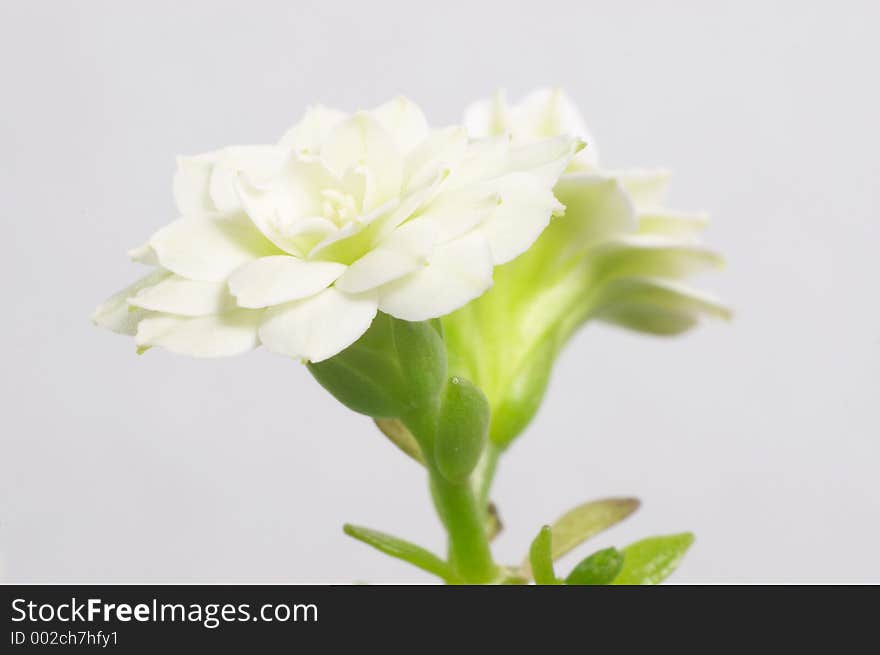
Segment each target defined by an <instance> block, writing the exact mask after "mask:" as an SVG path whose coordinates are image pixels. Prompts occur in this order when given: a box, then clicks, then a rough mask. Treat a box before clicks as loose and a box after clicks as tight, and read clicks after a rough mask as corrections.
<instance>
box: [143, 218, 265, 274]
mask: <svg viewBox="0 0 880 655" xmlns="http://www.w3.org/2000/svg"><path fill="white" fill-rule="evenodd" d="M150 246H151V247H152V248H153V250H154V251H155V252H156V256H157V257H158V259H159V262H160V263H161V265H162V266H163V267H164V268H167V269H168V270H169V271H172V272H174V273H177V274H178V275H180V276H182V277H185V278H189V279H190V280H203V281H205V282H220V281H222V280H225V279H226V278H227V277H228V276H229V275H230V274H231V273H232V272H233V271H234V270H235V269H237V268H238V267H239V266H241V265H242V264H244V263H246V262H249V261H251V260H252V259H257V258H258V257H265V256H266V255H274V254H278V252H279V251H278V249H277V248H276V247H275V246H273V245H272V244H271V243H270V242H269V241H268V240H267V239H266V238H265V237H264V236H263V235H262V234H260V232H259V231H258V230H257V229H256V228H254V226H253V224H252V223H251V222H250V221H249V220H248V218H247V217H246V216H244V215H243V214H215V215H213V216H198V217H189V218H187V217H184V218H181V219H178V220H176V221H174V222H173V223H169V224H168V225H166V226H165V227H163V228H162V229H161V230H159V231H158V232H156V234H154V235H153V237H152V238H151V239H150Z"/></svg>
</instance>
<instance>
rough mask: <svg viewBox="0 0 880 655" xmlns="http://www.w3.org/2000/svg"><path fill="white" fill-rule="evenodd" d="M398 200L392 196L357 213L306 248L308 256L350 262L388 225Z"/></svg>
mask: <svg viewBox="0 0 880 655" xmlns="http://www.w3.org/2000/svg"><path fill="white" fill-rule="evenodd" d="M398 205H399V201H398V199H397V198H392V199H391V200H389V201H388V202H386V203H385V204H384V205H381V206H380V207H377V208H376V209H374V210H372V211H371V212H369V213H368V214H365V215H363V216H359V217H358V218H357V220H355V221H352V222H351V223H348V224H347V225H345V226H343V227H341V228H340V229H338V230H337V231H336V232H334V233H332V234H328V235H327V236H326V237H325V238H324V239H322V240H321V242H320V243H319V244H318V245H316V246H315V247H314V248H312V250H311V252H309V259H313V260H314V259H321V260H324V261H334V262H341V263H344V264H350V263H352V262H354V261H356V260H358V259H360V258H361V257H363V255H364V254H366V253H367V252H368V251H369V250H370V248H371V247H372V245H373V244H374V243H376V242H377V241H378V240H379V238H380V235H382V234H383V233H384V232H385V231H386V230H387V225H388V224H389V222H390V221H391V220H392V219H396V216H397V208H398Z"/></svg>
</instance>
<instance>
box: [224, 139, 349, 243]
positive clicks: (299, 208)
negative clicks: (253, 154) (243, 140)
mask: <svg viewBox="0 0 880 655" xmlns="http://www.w3.org/2000/svg"><path fill="white" fill-rule="evenodd" d="M235 186H236V190H237V192H238V195H239V197H240V198H241V202H242V206H243V207H244V209H245V211H246V212H247V215H248V216H249V217H250V218H251V220H252V221H253V223H254V225H256V226H257V227H258V228H259V230H260V231H261V232H262V233H263V234H264V235H265V236H266V238H267V239H269V240H270V241H271V242H272V243H274V244H275V245H276V246H278V247H279V248H281V249H282V250H284V251H286V252H289V253H290V254H292V255H299V254H302V253H301V250H300V247H299V246H298V245H297V243H296V241H295V239H294V238H293V237H294V236H295V235H296V234H298V233H299V229H298V224H299V223H300V222H301V221H304V220H306V219H313V218H314V217H319V216H322V215H323V214H322V212H323V203H324V196H323V195H322V191H325V190H327V189H334V190H340V191H341V190H343V188H342V185H341V182H340V181H339V179H337V177H336V176H335V175H334V174H333V173H331V172H330V171H329V170H328V169H327V167H326V166H324V164H323V163H322V162H321V161H320V160H318V159H316V158H314V157H305V156H301V155H293V156H291V157H290V158H288V160H287V162H286V163H285V164H284V166H283V167H282V168H281V169H280V170H279V171H278V172H277V173H276V175H274V176H273V177H272V178H271V179H269V180H266V181H264V182H263V183H262V184H255V183H254V180H252V179H250V177H249V176H248V175H245V174H243V175H239V176H238V178H237V180H236V182H235Z"/></svg>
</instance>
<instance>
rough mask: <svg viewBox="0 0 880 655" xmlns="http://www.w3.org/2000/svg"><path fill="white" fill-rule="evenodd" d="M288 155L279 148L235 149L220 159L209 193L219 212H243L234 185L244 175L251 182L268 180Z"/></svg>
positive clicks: (224, 152)
mask: <svg viewBox="0 0 880 655" xmlns="http://www.w3.org/2000/svg"><path fill="white" fill-rule="evenodd" d="M284 156H285V151H284V150H282V149H281V148H279V147H277V146H233V147H231V148H224V149H223V150H221V151H220V153H219V154H218V155H217V160H216V161H215V162H214V168H213V169H212V171H211V179H210V183H209V192H210V194H211V201H212V202H213V203H214V206H215V207H216V208H217V210H218V211H221V212H231V211H240V210H241V208H242V207H241V198H240V197H239V195H238V191H237V190H236V185H235V181H236V178H237V176H238V174H239V173H242V172H243V173H245V174H246V175H247V176H248V179H249V180H251V181H252V182H257V181H258V180H262V179H265V178H266V177H268V176H270V175H271V174H272V173H274V172H275V171H276V170H278V168H280V167H281V165H282V164H283V163H284Z"/></svg>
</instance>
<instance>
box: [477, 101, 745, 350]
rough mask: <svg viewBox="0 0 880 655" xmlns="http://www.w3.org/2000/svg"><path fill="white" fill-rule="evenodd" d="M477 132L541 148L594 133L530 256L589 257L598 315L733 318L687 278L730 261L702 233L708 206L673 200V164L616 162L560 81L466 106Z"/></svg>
mask: <svg viewBox="0 0 880 655" xmlns="http://www.w3.org/2000/svg"><path fill="white" fill-rule="evenodd" d="M464 122H465V125H466V126H467V127H468V130H469V133H470V135H471V136H472V137H477V138H486V137H490V136H498V135H503V134H508V135H510V137H511V139H512V142H513V144H514V146H519V147H527V146H529V145H531V146H533V147H534V144H536V143H537V142H539V140H543V139H547V138H550V137H554V136H559V135H562V134H567V135H570V136H577V137H580V138H582V139H584V141H586V148H585V149H584V150H583V151H581V152H580V153H578V154H577V155H576V156H575V157H574V158H572V160H571V161H570V162H569V165H568V168H567V170H566V172H565V173H564V174H563V175H562V176H561V177H560V179H559V181H558V183H557V185H556V187H555V189H554V192H555V193H556V195H557V197H558V198H559V199H560V200H561V201H562V203H563V204H564V205H565V206H566V210H565V212H564V215H563V216H561V217H559V218H558V219H556V220H554V224H553V226H552V228H551V229H549V230H547V231H546V232H545V233H544V235H543V237H542V239H541V240H540V242H539V243H538V244H536V247H535V248H533V249H532V251H533V252H532V253H530V257H532V258H536V257H540V256H541V255H540V254H539V253H538V252H537V251H539V250H543V251H546V253H545V255H544V256H545V257H551V256H552V258H553V260H554V263H555V264H557V265H559V264H564V263H565V262H567V261H568V260H581V261H583V262H584V264H585V265H586V266H587V267H588V268H589V269H590V273H589V275H587V276H586V277H585V278H584V281H585V282H588V283H589V286H590V287H591V289H590V291H589V295H590V296H591V298H592V307H591V308H590V310H589V313H588V317H589V318H597V319H601V320H605V321H608V322H612V323H616V324H618V325H622V326H624V327H628V328H631V329H636V330H642V331H646V332H653V333H657V334H675V333H678V332H681V331H684V330H685V329H687V328H689V327H691V326H693V325H694V324H695V323H696V322H697V321H698V319H699V318H700V317H701V316H715V317H719V318H728V317H729V310H728V309H727V308H726V307H724V306H723V305H722V304H721V303H720V302H719V301H718V300H717V299H715V298H713V297H712V296H710V295H707V294H705V293H702V292H700V291H697V290H695V289H692V288H689V287H687V286H684V285H682V284H681V283H680V280H681V279H683V278H685V277H688V276H690V275H691V274H693V273H695V272H698V271H701V270H704V269H710V268H719V267H721V266H722V265H723V260H722V259H721V257H720V256H719V255H717V254H716V253H714V252H713V251H711V250H709V249H707V248H705V247H704V246H703V245H701V244H700V242H699V238H698V236H699V233H700V231H701V230H702V229H703V228H704V227H705V226H706V224H707V223H708V217H707V216H706V215H705V214H704V213H701V212H682V211H677V210H672V209H668V208H667V207H666V190H667V185H668V181H669V177H670V176H669V173H668V171H665V170H623V171H616V170H607V169H603V168H601V167H600V165H599V160H598V156H597V154H596V153H597V149H596V146H595V142H594V140H593V137H592V136H591V135H590V134H589V132H588V130H587V127H586V124H585V122H584V120H583V118H582V117H581V115H580V112H579V111H578V110H577V107H575V105H574V104H573V103H572V102H571V100H570V99H569V98H568V96H567V95H566V94H565V93H564V92H563V91H561V90H559V89H538V90H536V91H533V92H532V93H530V94H529V95H527V96H526V97H525V98H524V99H523V100H521V101H520V102H518V103H516V104H515V105H512V106H511V105H509V104H508V103H507V100H506V99H505V97H504V94H503V93H502V92H497V93H496V94H495V96H494V97H493V98H491V99H484V100H481V101H478V102H476V103H474V104H472V105H471V106H470V107H468V108H467V110H466V112H465V118H464Z"/></svg>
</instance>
